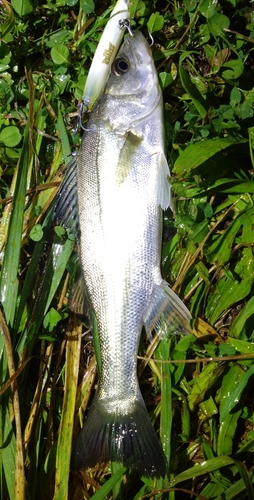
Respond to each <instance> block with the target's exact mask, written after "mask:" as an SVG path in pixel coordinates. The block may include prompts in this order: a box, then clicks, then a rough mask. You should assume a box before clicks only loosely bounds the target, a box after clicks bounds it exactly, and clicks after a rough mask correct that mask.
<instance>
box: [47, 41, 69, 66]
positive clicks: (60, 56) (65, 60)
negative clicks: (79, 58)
mask: <svg viewBox="0 0 254 500" xmlns="http://www.w3.org/2000/svg"><path fill="white" fill-rule="evenodd" d="M50 54H51V57H52V60H53V61H54V63H55V64H57V65H59V66H60V65H61V64H69V56H70V52H69V49H68V47H66V45H63V44H61V43H57V44H56V45H54V46H53V47H52V49H51V51H50Z"/></svg>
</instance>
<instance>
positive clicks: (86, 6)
mask: <svg viewBox="0 0 254 500" xmlns="http://www.w3.org/2000/svg"><path fill="white" fill-rule="evenodd" d="M80 7H81V9H82V10H83V12H85V14H91V13H92V12H94V8H95V4H94V1H93V0H80Z"/></svg>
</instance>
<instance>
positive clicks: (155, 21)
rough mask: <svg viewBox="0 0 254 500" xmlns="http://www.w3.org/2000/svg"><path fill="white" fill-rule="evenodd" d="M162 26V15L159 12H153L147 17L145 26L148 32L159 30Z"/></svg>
mask: <svg viewBox="0 0 254 500" xmlns="http://www.w3.org/2000/svg"><path fill="white" fill-rule="evenodd" d="M163 26H164V17H163V16H162V15H161V14H160V13H159V12H153V13H152V14H151V16H150V17H149V21H148V23H147V28H148V30H149V31H150V33H153V32H154V31H160V30H161V29H162V28H163Z"/></svg>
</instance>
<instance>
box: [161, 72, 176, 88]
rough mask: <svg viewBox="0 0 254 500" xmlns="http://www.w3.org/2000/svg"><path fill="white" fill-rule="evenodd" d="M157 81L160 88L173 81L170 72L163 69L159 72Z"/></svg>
mask: <svg viewBox="0 0 254 500" xmlns="http://www.w3.org/2000/svg"><path fill="white" fill-rule="evenodd" d="M159 81H160V84H161V87H162V89H165V88H166V87H168V86H169V85H170V84H171V83H172V82H173V78H172V75H171V73H166V72H165V71H163V72H162V73H159Z"/></svg>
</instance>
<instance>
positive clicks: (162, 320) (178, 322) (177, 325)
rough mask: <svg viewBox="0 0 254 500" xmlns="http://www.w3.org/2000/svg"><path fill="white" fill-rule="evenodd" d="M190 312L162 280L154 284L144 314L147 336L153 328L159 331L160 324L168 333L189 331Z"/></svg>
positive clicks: (149, 335)
mask: <svg viewBox="0 0 254 500" xmlns="http://www.w3.org/2000/svg"><path fill="white" fill-rule="evenodd" d="M190 320H191V314H190V312H189V311H188V309H187V307H186V306H185V305H184V303H183V302H182V300H181V299H180V298H179V297H178V296H177V295H176V294H175V293H174V292H173V291H172V290H171V288H170V287H169V285H168V283H167V282H166V281H164V280H162V281H161V284H160V285H158V284H156V285H154V288H153V292H152V295H151V300H150V303H149V306H148V308H147V310H146V313H145V316H144V326H145V329H146V333H147V336H148V337H149V338H151V333H152V331H153V330H155V331H156V332H160V331H161V330H162V325H163V326H164V327H166V329H167V332H168V333H171V334H172V333H184V334H186V333H190V332H191V328H190Z"/></svg>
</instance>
